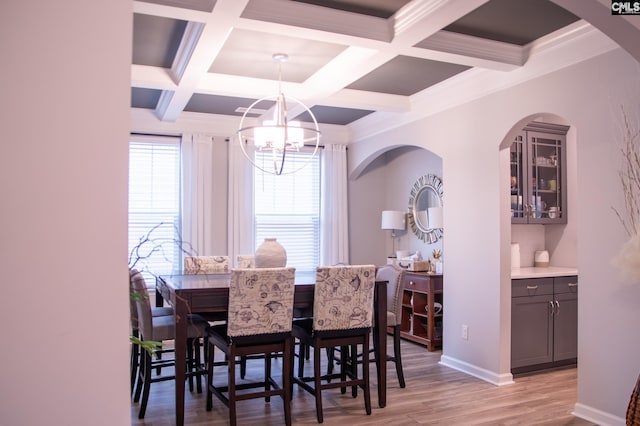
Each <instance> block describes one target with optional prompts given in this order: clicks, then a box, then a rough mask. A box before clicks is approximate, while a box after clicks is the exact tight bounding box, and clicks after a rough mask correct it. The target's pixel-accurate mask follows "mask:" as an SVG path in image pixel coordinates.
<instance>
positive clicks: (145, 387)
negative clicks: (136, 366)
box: [138, 351, 152, 419]
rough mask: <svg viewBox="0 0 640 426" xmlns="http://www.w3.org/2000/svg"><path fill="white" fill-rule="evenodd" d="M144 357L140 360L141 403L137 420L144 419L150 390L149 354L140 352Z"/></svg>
mask: <svg viewBox="0 0 640 426" xmlns="http://www.w3.org/2000/svg"><path fill="white" fill-rule="evenodd" d="M142 352H143V354H144V357H143V359H142V366H141V370H142V375H143V376H142V382H143V384H142V401H141V402H140V411H139V412H138V418H139V419H144V415H145V413H146V411H147V401H148V400H149V389H150V388H151V363H152V358H151V354H149V352H147V351H142Z"/></svg>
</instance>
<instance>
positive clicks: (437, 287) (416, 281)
mask: <svg viewBox="0 0 640 426" xmlns="http://www.w3.org/2000/svg"><path fill="white" fill-rule="evenodd" d="M429 281H433V290H434V291H442V277H441V276H437V277H436V276H433V277H430V276H425V275H422V276H421V275H413V274H407V275H406V276H405V280H404V289H405V290H411V291H421V292H424V293H428V292H429Z"/></svg>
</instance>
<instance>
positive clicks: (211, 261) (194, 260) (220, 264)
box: [184, 256, 229, 275]
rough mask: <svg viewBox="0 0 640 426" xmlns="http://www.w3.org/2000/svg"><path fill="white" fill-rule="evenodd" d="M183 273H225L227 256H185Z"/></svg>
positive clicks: (227, 271)
mask: <svg viewBox="0 0 640 426" xmlns="http://www.w3.org/2000/svg"><path fill="white" fill-rule="evenodd" d="M184 273H185V274H188V275H190V274H227V273H229V256H185V258H184Z"/></svg>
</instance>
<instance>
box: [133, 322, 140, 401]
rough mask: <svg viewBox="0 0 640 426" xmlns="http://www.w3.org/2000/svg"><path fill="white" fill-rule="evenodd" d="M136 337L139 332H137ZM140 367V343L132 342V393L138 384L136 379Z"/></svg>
mask: <svg viewBox="0 0 640 426" xmlns="http://www.w3.org/2000/svg"><path fill="white" fill-rule="evenodd" d="M135 337H138V336H137V333H135ZM138 368H140V345H138V344H137V343H131V395H132V396H133V391H134V389H135V385H136V379H137V378H138Z"/></svg>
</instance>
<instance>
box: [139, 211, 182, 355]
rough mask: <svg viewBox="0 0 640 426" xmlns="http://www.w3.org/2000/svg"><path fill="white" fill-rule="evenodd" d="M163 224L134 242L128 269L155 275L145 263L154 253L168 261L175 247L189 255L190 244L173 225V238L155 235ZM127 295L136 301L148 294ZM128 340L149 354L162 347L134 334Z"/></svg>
mask: <svg viewBox="0 0 640 426" xmlns="http://www.w3.org/2000/svg"><path fill="white" fill-rule="evenodd" d="M165 226H169V225H168V224H167V223H164V222H160V223H158V224H157V225H155V226H153V227H152V228H151V229H150V230H149V231H148V232H147V233H146V234H145V235H143V236H142V237H141V238H140V241H139V242H138V244H136V246H134V247H133V248H132V249H131V252H130V253H129V270H132V269H134V268H135V269H137V270H138V271H140V272H143V271H144V272H146V273H148V274H151V275H152V276H154V277H157V275H156V274H155V273H154V272H153V271H151V270H149V268H148V265H147V261H148V260H149V259H151V257H152V256H153V255H154V254H156V253H161V254H162V256H163V257H164V259H166V260H167V261H168V262H171V259H172V258H173V256H172V255H171V256H170V253H173V252H174V250H176V249H178V250H180V252H182V253H183V254H184V255H187V256H191V253H192V251H193V250H192V247H191V245H190V244H189V243H185V242H184V241H182V237H181V236H180V231H179V230H178V229H177V227H176V226H175V225H173V224H172V225H171V226H173V228H174V229H173V235H175V236H176V237H175V238H166V237H158V236H156V235H155V234H157V233H158V231H159V230H160V229H161V228H162V227H165ZM129 297H130V298H131V300H132V301H136V300H137V299H138V298H141V297H148V295H146V294H141V293H137V292H131V293H130V294H129ZM129 340H130V341H131V342H132V343H134V344H137V345H140V347H141V348H143V349H144V350H146V351H147V352H149V353H151V354H153V351H155V350H157V349H160V348H162V342H156V341H153V340H144V341H142V340H140V339H139V338H137V337H135V336H129Z"/></svg>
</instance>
